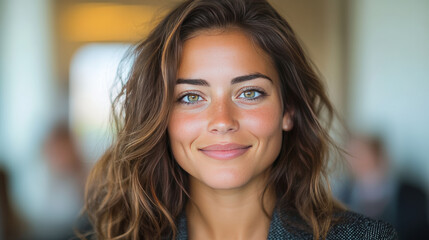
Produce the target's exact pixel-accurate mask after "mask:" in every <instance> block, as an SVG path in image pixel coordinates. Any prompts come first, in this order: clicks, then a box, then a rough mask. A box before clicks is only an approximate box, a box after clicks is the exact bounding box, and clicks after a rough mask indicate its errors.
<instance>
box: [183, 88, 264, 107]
mask: <svg viewBox="0 0 429 240" xmlns="http://www.w3.org/2000/svg"><path fill="white" fill-rule="evenodd" d="M251 91H255V92H257V93H259V94H260V95H259V96H257V97H255V98H250V99H245V98H243V99H245V100H246V101H256V100H259V99H262V98H264V97H266V96H267V93H266V92H265V91H264V90H262V89H260V88H255V87H250V88H244V89H241V92H240V94H239V96H240V95H242V94H243V93H245V92H251ZM188 95H197V96H198V97H199V98H202V97H201V95H200V94H199V93H198V92H185V93H183V94H182V95H180V96H179V97H178V98H177V102H178V103H180V104H186V105H192V104H197V103H198V102H200V101H196V102H193V103H191V102H184V101H183V99H184V98H185V97H186V96H188Z"/></svg>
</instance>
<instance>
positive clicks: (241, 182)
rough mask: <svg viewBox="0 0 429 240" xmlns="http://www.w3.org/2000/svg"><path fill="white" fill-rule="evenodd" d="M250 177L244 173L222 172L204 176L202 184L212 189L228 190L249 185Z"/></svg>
mask: <svg viewBox="0 0 429 240" xmlns="http://www.w3.org/2000/svg"><path fill="white" fill-rule="evenodd" d="M249 181H250V177H249V176H248V174H245V173H236V172H234V171H226V172H225V171H223V172H221V173H216V174H210V175H206V176H205V177H204V179H202V182H203V184H205V185H207V186H208V187H210V188H213V189H219V190H228V189H236V188H240V187H243V186H245V185H246V184H247V183H249Z"/></svg>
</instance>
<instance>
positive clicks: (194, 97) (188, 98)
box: [179, 93, 203, 104]
mask: <svg viewBox="0 0 429 240" xmlns="http://www.w3.org/2000/svg"><path fill="white" fill-rule="evenodd" d="M201 100H203V98H202V97H201V96H200V95H198V94H195V93H189V94H186V95H184V96H182V97H181V98H179V102H181V103H184V104H195V103H197V102H199V101H201Z"/></svg>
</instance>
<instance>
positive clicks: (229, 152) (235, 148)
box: [199, 143, 252, 160]
mask: <svg viewBox="0 0 429 240" xmlns="http://www.w3.org/2000/svg"><path fill="white" fill-rule="evenodd" d="M250 147H252V146H251V145H249V146H244V145H240V144H234V143H230V144H225V145H221V144H214V145H210V146H207V147H205V148H201V149H199V150H200V151H201V152H202V153H204V154H205V155H207V156H208V157H211V158H215V159H219V160H229V159H233V158H236V157H239V156H241V155H243V154H244V153H245V152H247V150H248V149H249V148H250Z"/></svg>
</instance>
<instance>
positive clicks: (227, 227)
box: [186, 177, 276, 239]
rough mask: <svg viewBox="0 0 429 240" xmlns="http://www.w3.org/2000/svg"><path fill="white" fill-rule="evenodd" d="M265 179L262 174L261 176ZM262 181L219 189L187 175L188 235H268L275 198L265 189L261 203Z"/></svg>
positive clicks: (228, 236)
mask: <svg viewBox="0 0 429 240" xmlns="http://www.w3.org/2000/svg"><path fill="white" fill-rule="evenodd" d="M264 179H265V178H264ZM264 187H265V181H260V179H259V180H257V179H255V180H254V181H251V182H249V183H247V184H246V186H244V187H240V188H236V189H227V190H219V189H213V188H210V187H208V186H206V185H204V184H203V183H201V182H200V181H198V180H197V179H195V178H192V177H191V178H190V193H191V199H192V200H191V201H189V203H188V205H187V207H186V214H187V218H188V235H189V239H267V236H268V231H269V226H270V222H271V215H272V213H273V211H274V207H275V204H276V198H275V194H274V191H272V190H270V189H268V190H267V191H266V193H265V196H264V199H263V205H264V207H265V210H266V211H267V213H268V214H269V215H270V216H267V215H266V214H265V213H264V211H263V209H262V205H261V201H262V199H261V197H262V192H263V190H264Z"/></svg>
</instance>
